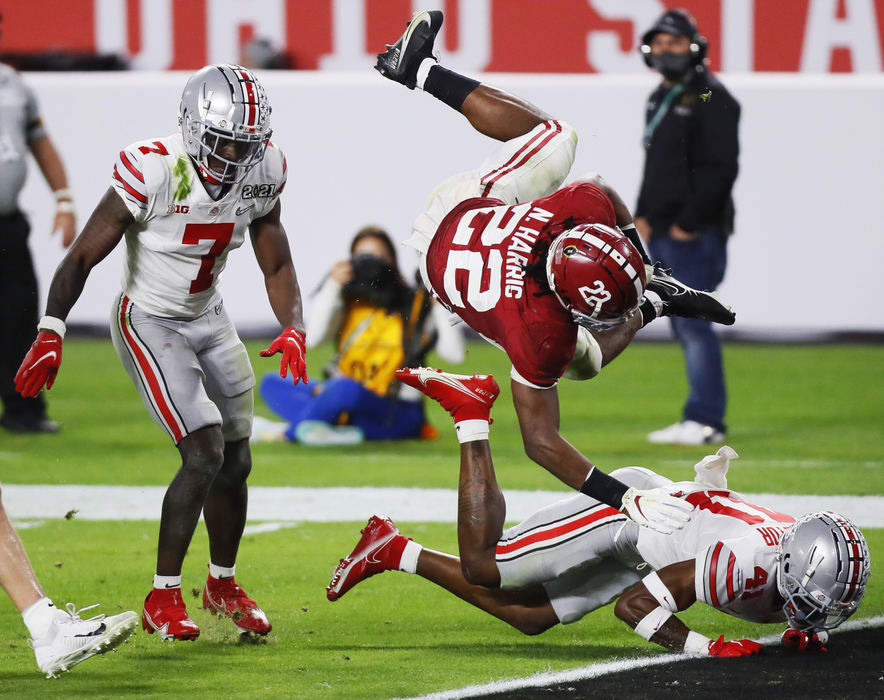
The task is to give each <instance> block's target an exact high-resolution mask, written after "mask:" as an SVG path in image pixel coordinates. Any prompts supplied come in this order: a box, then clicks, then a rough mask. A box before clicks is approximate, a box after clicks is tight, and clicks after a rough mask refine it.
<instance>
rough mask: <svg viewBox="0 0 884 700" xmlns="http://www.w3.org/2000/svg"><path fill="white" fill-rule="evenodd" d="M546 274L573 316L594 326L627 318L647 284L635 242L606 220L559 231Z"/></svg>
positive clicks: (615, 323)
mask: <svg viewBox="0 0 884 700" xmlns="http://www.w3.org/2000/svg"><path fill="white" fill-rule="evenodd" d="M546 279H547V283H548V284H549V288H550V290H552V292H553V293H554V294H555V295H556V298H557V299H558V300H559V302H560V303H561V304H562V306H564V307H565V308H566V309H568V311H570V312H571V317H572V318H573V319H574V321H575V322H576V323H577V324H579V325H581V326H583V327H584V328H588V329H589V330H595V331H604V330H608V329H610V328H614V327H616V326H620V325H622V324H623V323H625V322H626V321H627V319H628V318H629V317H630V316H631V315H632V313H633V312H634V311H635V310H636V309H637V308H638V305H639V303H640V302H641V299H642V295H643V294H644V292H645V286H646V280H645V266H644V263H643V262H642V259H641V255H640V254H639V252H638V251H637V250H636V249H635V246H633V245H632V243H630V241H629V239H628V238H626V236H624V235H623V234H622V233H620V232H619V231H617V230H616V229H613V228H611V227H610V226H605V225H603V224H582V225H580V226H576V227H575V228H573V229H570V230H568V231H565V232H564V233H562V234H560V235H559V236H558V237H557V238H556V239H555V240H554V241H553V242H552V244H551V245H550V247H549V253H548V254H547V258H546Z"/></svg>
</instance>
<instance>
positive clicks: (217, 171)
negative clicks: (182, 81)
mask: <svg viewBox="0 0 884 700" xmlns="http://www.w3.org/2000/svg"><path fill="white" fill-rule="evenodd" d="M270 111H271V110H270V102H269V100H268V99H267V95H266V93H265V92H264V88H263V87H262V86H261V84H260V83H259V82H258V79H257V78H256V77H255V76H254V74H252V72H251V71H249V70H247V69H245V68H242V67H240V66H234V65H213V66H206V67H205V68H203V69H201V70H199V71H197V72H196V73H195V74H194V75H193V76H191V78H190V79H189V80H188V81H187V84H186V85H185V87H184V92H183V94H182V96H181V106H180V110H179V118H178V121H179V125H180V127H181V136H182V138H183V139H184V147H185V149H186V150H187V153H188V154H189V155H190V157H191V158H192V159H193V161H194V163H195V164H196V166H197V167H198V168H199V170H200V173H201V174H202V176H203V177H204V178H206V179H207V180H208V181H209V182H212V183H214V184H218V183H221V184H230V183H236V182H240V181H241V180H242V179H243V178H245V176H246V175H247V174H248V172H249V170H251V168H253V167H254V166H255V165H257V164H258V163H260V162H261V160H263V158H264V152H265V151H266V149H267V143H268V142H269V140H270V135H271V134H272V129H271V128H270Z"/></svg>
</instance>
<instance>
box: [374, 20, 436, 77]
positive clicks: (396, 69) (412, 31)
mask: <svg viewBox="0 0 884 700" xmlns="http://www.w3.org/2000/svg"><path fill="white" fill-rule="evenodd" d="M442 19H443V15H442V11H441V10H425V11H423V12H417V13H415V15H414V17H412V18H411V21H410V22H409V23H408V27H407V28H406V29H405V34H403V35H402V36H401V37H399V41H397V42H396V43H395V44H393V45H392V46H390V45H389V44H387V50H386V51H384V52H383V53H379V54H378V60H377V63H375V66H374V67H375V70H377V71H378V72H379V73H380V74H381V75H383V76H384V77H385V78H389V79H390V80H393V81H395V82H397V83H402V84H403V85H404V86H405V87H407V88H408V89H409V90H414V88H415V86H416V84H417V69H418V67H419V66H420V64H421V62H422V61H423V60H424V59H425V58H433V43H434V42H435V41H436V34H438V33H439V29H440V28H441V27H442Z"/></svg>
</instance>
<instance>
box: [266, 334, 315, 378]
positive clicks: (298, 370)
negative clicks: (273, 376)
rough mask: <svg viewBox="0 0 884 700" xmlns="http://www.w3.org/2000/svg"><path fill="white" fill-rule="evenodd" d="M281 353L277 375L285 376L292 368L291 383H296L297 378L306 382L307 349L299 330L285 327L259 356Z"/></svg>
mask: <svg viewBox="0 0 884 700" xmlns="http://www.w3.org/2000/svg"><path fill="white" fill-rule="evenodd" d="M278 352H281V353H282V361H281V362H280V364H279V376H280V377H287V376H288V372H289V369H291V370H292V383H293V384H297V383H298V380H299V379H302V380H304V384H306V383H307V359H306V357H307V351H306V340H305V338H304V334H303V333H302V332H301V331H298V330H295V329H294V328H286V329H285V330H284V331H283V332H282V333H280V334H279V337H278V338H277V339H276V340H274V341H273V342H272V343H270V347H269V348H267V349H266V350H262V351H261V357H270V356H271V355H275V354H276V353H278Z"/></svg>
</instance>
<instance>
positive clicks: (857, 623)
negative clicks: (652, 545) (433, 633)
mask: <svg viewBox="0 0 884 700" xmlns="http://www.w3.org/2000/svg"><path fill="white" fill-rule="evenodd" d="M881 626H884V615H880V616H878V617H870V618H867V619H865V620H850V621H848V622H845V623H844V624H843V625H841V627H839V628H838V629H837V630H835V631H834V632H832V633H831V636H832V637H835V636H836V635H838V634H840V633H841V632H850V631H852V630H858V629H869V628H873V627H881ZM780 636H781V634H772V635H770V636H768V637H762V638H761V639H758V640H757V641H759V642H761V643H762V644H766V645H778V644H779V643H780ZM702 658H708V657H703V656H693V655H691V656H685V655H684V654H663V655H660V656H646V657H642V658H639V659H623V660H622V661H608V662H606V663H602V664H594V665H591V666H581V667H580V668H572V669H569V670H567V671H547V672H545V673H537V674H535V675H533V676H528V677H527V678H515V679H512V680H507V681H492V682H491V683H483V684H481V685H470V686H467V687H466V688H460V689H458V690H443V691H440V692H438V693H430V694H429V695H419V696H415V697H413V698H410V699H409V700H461V698H473V697H476V696H477V695H493V694H495V693H502V692H505V691H509V690H521V689H522V688H538V687H546V686H551V685H559V684H560V683H571V682H574V681H582V680H587V679H589V678H598V677H599V676H604V675H607V674H609V673H618V672H620V671H631V670H633V669H637V668H650V667H651V666H662V665H664V664H669V663H673V662H675V661H680V662H682V663H690V661H691V660H694V659H702ZM400 700H401V699H400Z"/></svg>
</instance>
